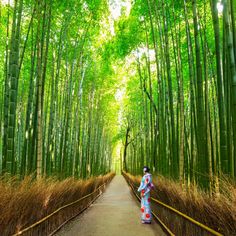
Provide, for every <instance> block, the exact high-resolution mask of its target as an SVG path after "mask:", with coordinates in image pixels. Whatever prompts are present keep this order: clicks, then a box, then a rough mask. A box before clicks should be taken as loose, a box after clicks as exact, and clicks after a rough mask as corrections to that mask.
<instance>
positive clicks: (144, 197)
mask: <svg viewBox="0 0 236 236" xmlns="http://www.w3.org/2000/svg"><path fill="white" fill-rule="evenodd" d="M152 186H153V184H152V175H151V174H149V173H147V174H145V175H144V176H143V178H142V181H141V184H140V186H139V188H138V191H139V192H141V220H142V222H143V223H151V220H152V211H151V205H150V203H151V197H150V191H151V189H152Z"/></svg>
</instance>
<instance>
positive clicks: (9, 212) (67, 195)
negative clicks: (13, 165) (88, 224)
mask: <svg viewBox="0 0 236 236" xmlns="http://www.w3.org/2000/svg"><path fill="white" fill-rule="evenodd" d="M113 177H114V173H110V174H107V175H105V176H99V177H96V178H95V177H94V178H91V179H88V180H76V179H73V178H68V179H65V180H63V181H59V180H55V179H41V180H38V181H32V178H31V177H26V178H25V179H24V180H23V181H21V182H19V181H17V180H15V179H13V178H12V179H10V180H9V179H8V180H7V181H6V180H1V181H0V235H1V236H8V235H12V234H14V233H16V232H19V231H20V230H22V229H24V228H26V227H28V226H30V225H32V224H34V223H35V222H37V221H38V220H40V219H42V218H43V217H45V216H47V215H49V214H50V213H52V212H54V211H55V210H56V209H58V208H60V207H62V206H64V205H66V204H69V203H71V202H74V201H76V200H78V199H80V198H82V197H83V196H85V195H87V194H89V193H91V192H93V191H94V190H95V189H96V188H98V187H99V186H101V185H102V184H103V183H105V182H108V181H110V180H111V179H112V178H113ZM94 197H95V195H94V196H91V197H90V198H88V199H85V200H83V201H81V202H79V203H78V204H76V205H73V206H71V207H68V208H67V209H65V210H63V211H60V212H59V213H57V214H55V216H53V217H51V218H52V219H50V220H51V222H50V221H48V222H47V223H45V224H44V225H42V226H38V227H35V228H37V233H32V232H34V231H31V234H32V235H36V234H37V235H48V233H49V232H52V231H53V230H55V228H57V227H58V226H59V225H60V224H62V223H63V222H64V221H65V220H67V219H68V218H71V217H73V214H74V215H76V213H78V212H79V211H80V210H81V209H83V208H84V207H85V206H86V205H87V204H88V202H89V201H91V200H92V199H93V198H94ZM40 227H41V228H40ZM26 235H27V234H26Z"/></svg>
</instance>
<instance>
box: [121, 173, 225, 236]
mask: <svg viewBox="0 0 236 236" xmlns="http://www.w3.org/2000/svg"><path fill="white" fill-rule="evenodd" d="M123 175H124V177H125V179H126V180H127V179H128V178H129V177H128V176H127V175H126V174H125V173H124V172H123ZM127 182H128V183H129V185H130V186H132V187H131V188H132V190H133V192H134V193H135V195H136V196H137V197H138V199H139V200H140V197H139V196H138V195H137V193H136V190H137V189H138V188H137V187H136V186H133V184H132V183H130V181H129V180H128V181H127ZM151 199H152V200H153V201H154V202H155V203H157V204H159V205H161V206H162V207H164V208H166V209H168V210H170V211H172V212H174V213H176V214H178V215H179V216H181V217H183V218H184V219H185V220H187V221H189V222H191V223H192V224H194V225H196V226H198V227H200V228H202V229H204V230H206V231H207V232H209V233H211V234H212V235H216V236H223V235H222V234H221V233H219V232H217V231H215V230H214V229H211V228H209V227H208V226H206V225H204V224H202V223H200V222H198V221H196V220H194V219H193V218H191V217H190V216H187V215H186V214H184V213H182V212H180V211H178V210H177V209H175V208H173V207H171V206H169V205H167V204H165V203H163V202H161V201H159V200H157V199H155V198H153V197H151ZM152 213H153V212H152ZM153 215H154V216H155V213H154V214H153ZM158 221H159V220H158ZM159 222H160V221H159ZM165 227H167V226H165ZM167 228H168V227H167ZM172 235H174V234H173V233H172Z"/></svg>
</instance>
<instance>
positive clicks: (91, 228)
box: [57, 176, 166, 236]
mask: <svg viewBox="0 0 236 236" xmlns="http://www.w3.org/2000/svg"><path fill="white" fill-rule="evenodd" d="M144 235H145V236H152V235H156V236H162V235H163V236H164V235H166V234H165V233H164V232H163V231H162V229H161V227H160V226H159V225H158V224H157V223H156V222H155V221H154V220H153V222H152V224H151V225H146V224H142V223H141V221H140V206H139V203H138V202H137V201H136V199H135V198H134V196H133V195H132V194H131V192H130V188H129V187H128V185H127V183H126V181H125V179H124V178H123V176H115V177H114V179H113V180H112V182H111V183H110V184H109V186H108V187H107V189H106V191H105V192H104V193H103V195H102V196H101V197H100V198H98V199H97V200H96V201H95V202H94V203H93V204H92V205H91V206H90V207H89V208H88V209H87V210H86V211H85V212H84V213H82V214H81V215H80V216H78V217H77V218H76V219H75V220H74V221H72V222H70V223H68V224H67V225H66V226H65V227H64V228H63V229H62V230H61V231H60V232H58V234H57V236H144Z"/></svg>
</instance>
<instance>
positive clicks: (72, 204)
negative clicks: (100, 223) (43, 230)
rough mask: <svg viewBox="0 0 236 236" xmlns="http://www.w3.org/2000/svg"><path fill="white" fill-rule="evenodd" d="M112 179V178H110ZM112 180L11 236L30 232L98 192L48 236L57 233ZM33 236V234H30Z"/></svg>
mask: <svg viewBox="0 0 236 236" xmlns="http://www.w3.org/2000/svg"><path fill="white" fill-rule="evenodd" d="M112 178H113V177H112ZM112 178H109V179H108V180H107V181H106V182H105V183H103V184H102V185H100V186H99V187H98V188H96V189H95V190H94V191H93V192H92V193H89V194H87V195H85V196H84V197H82V198H80V199H77V200H76V201H74V202H71V203H69V204H66V205H64V206H62V207H59V208H58V209H56V210H55V211H54V212H52V213H51V214H49V215H47V216H45V217H44V218H42V219H40V220H39V221H37V222H35V223H34V224H32V225H30V226H29V227H27V228H25V229H22V230H20V231H19V232H17V233H15V234H13V235H12V236H19V235H23V234H25V233H27V232H29V231H30V230H32V229H33V228H35V227H37V226H39V225H41V224H42V223H44V222H46V221H47V220H49V219H50V218H52V217H53V216H55V215H56V214H57V213H59V212H61V211H62V210H64V209H66V208H68V207H70V206H74V205H76V204H77V203H79V202H81V201H83V200H85V199H87V198H89V197H91V196H92V195H93V194H95V193H97V192H98V191H99V190H100V191H99V194H98V195H96V197H95V198H93V199H92V200H91V201H90V202H89V203H88V204H86V207H84V208H83V209H82V210H80V211H79V212H78V213H76V214H75V215H74V216H72V217H70V218H69V219H67V220H66V221H64V222H63V223H62V224H60V225H59V227H57V228H56V229H54V231H53V232H52V233H50V234H49V235H54V234H55V233H56V232H57V231H59V229H61V228H62V226H64V225H65V224H66V223H68V222H69V221H70V220H72V219H73V218H75V217H76V216H78V215H79V214H81V213H82V212H83V211H84V210H86V209H87V208H88V207H89V206H90V205H91V204H92V203H93V202H94V201H95V200H96V199H97V198H98V197H99V196H101V194H102V190H101V188H103V187H105V186H106V185H107V184H108V183H109V182H110V181H111V180H112ZM32 235H34V234H32Z"/></svg>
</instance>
